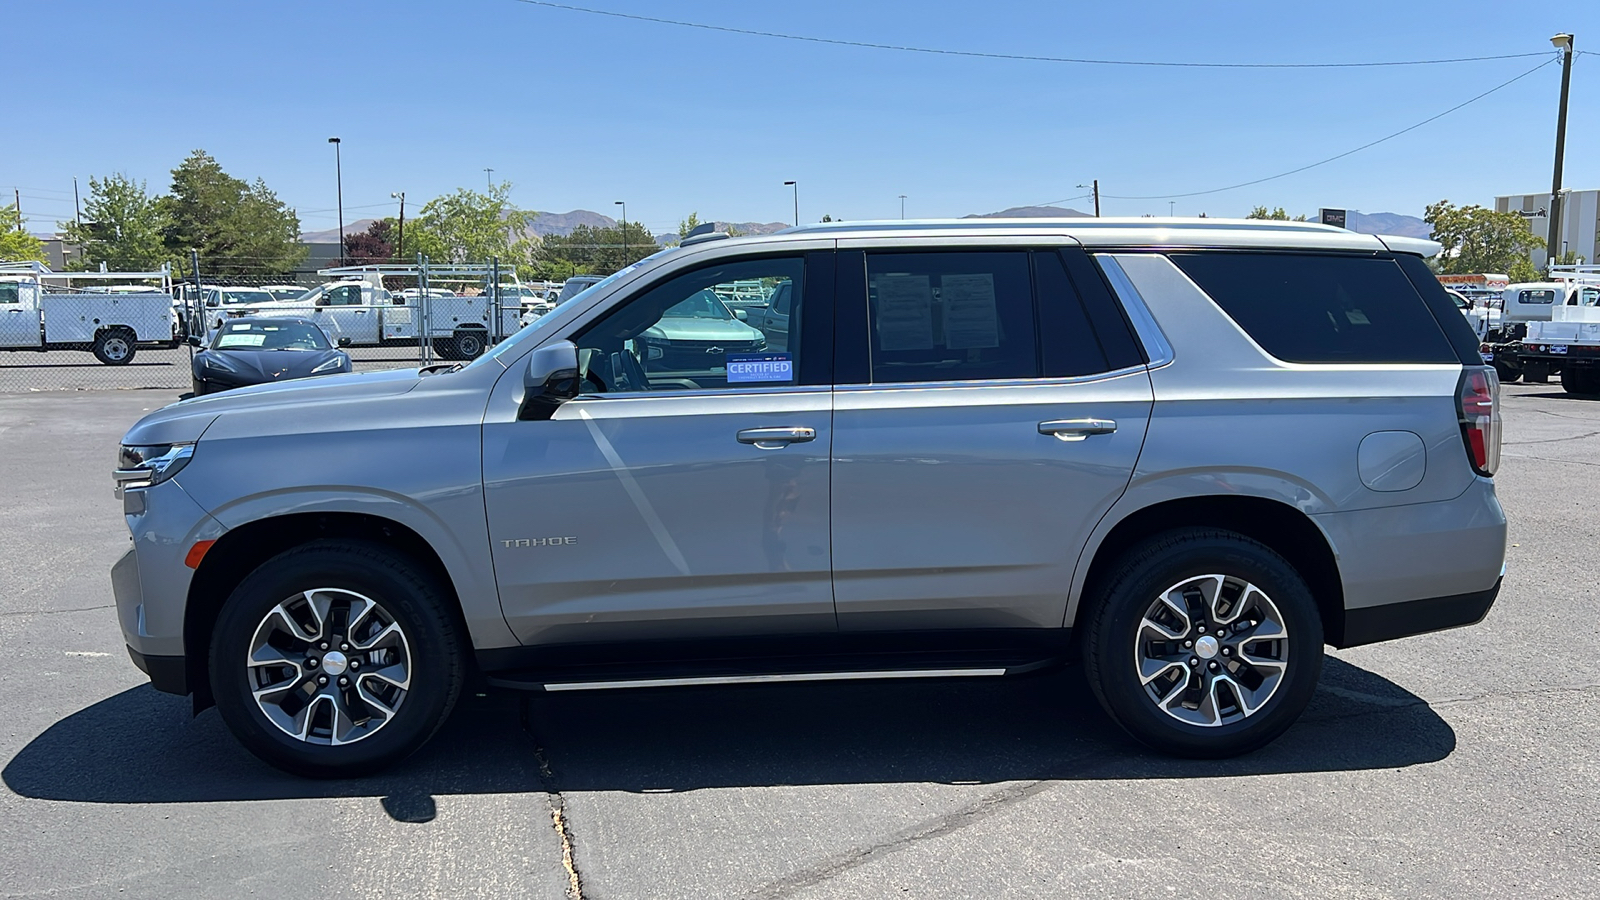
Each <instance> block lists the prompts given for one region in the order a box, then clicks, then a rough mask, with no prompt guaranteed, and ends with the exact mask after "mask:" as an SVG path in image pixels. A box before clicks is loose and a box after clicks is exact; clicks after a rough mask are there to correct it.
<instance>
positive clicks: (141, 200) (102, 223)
mask: <svg viewBox="0 0 1600 900" xmlns="http://www.w3.org/2000/svg"><path fill="white" fill-rule="evenodd" d="M84 215H85V217H86V219H87V221H85V222H84V223H83V224H81V225H80V224H78V223H77V222H75V221H74V222H59V223H57V224H58V225H59V226H60V228H61V233H62V235H63V236H64V237H65V238H66V239H67V240H68V241H69V242H71V243H74V244H77V245H78V246H79V247H80V248H82V249H81V250H80V252H79V254H78V258H77V259H75V260H73V262H72V265H71V268H73V269H79V270H84V269H97V268H99V267H100V264H101V263H104V264H105V266H106V268H108V269H111V270H112V271H125V272H127V271H137V272H146V271H150V270H152V269H155V268H156V267H158V266H160V265H161V263H162V262H163V261H165V260H167V259H169V258H170V255H169V253H168V251H167V247H166V245H165V243H164V242H163V240H162V233H163V230H164V229H165V228H166V226H167V219H166V215H165V214H164V213H163V211H162V205H161V203H160V201H159V200H158V199H157V198H155V197H152V196H150V194H149V192H148V191H146V190H145V184H144V182H142V181H134V180H133V179H132V178H129V177H128V176H126V175H121V174H116V175H108V176H107V177H105V178H90V179H89V199H88V201H87V202H86V203H84Z"/></svg>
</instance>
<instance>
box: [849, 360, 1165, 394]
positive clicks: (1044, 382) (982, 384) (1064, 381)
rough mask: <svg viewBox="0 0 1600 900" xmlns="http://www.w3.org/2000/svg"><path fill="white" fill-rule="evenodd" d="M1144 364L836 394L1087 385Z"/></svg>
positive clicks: (852, 387)
mask: <svg viewBox="0 0 1600 900" xmlns="http://www.w3.org/2000/svg"><path fill="white" fill-rule="evenodd" d="M1144 370H1145V367H1144V366H1143V365H1137V366H1125V367H1123V368H1121V369H1112V370H1111V371H1109V372H1096V373H1095V374H1093V375H1053V376H1042V377H1036V378H989V379H984V378H975V379H968V380H964V381H883V382H876V383H873V384H836V385H834V386H833V389H834V391H835V392H840V391H921V390H928V389H930V388H996V387H1056V386H1063V387H1064V386H1069V385H1074V384H1089V383H1091V382H1095V381H1106V380H1109V379H1112V378H1123V377H1126V376H1128V375H1136V374H1138V373H1140V372H1143V371H1144Z"/></svg>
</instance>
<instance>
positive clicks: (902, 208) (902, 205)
mask: <svg viewBox="0 0 1600 900" xmlns="http://www.w3.org/2000/svg"><path fill="white" fill-rule="evenodd" d="M905 217H906V195H905V194H901V195H900V218H901V219H904V218H905Z"/></svg>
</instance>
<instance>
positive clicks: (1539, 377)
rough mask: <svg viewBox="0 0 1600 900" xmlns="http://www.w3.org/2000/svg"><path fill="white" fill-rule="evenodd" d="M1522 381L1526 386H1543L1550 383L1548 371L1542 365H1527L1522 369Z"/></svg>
mask: <svg viewBox="0 0 1600 900" xmlns="http://www.w3.org/2000/svg"><path fill="white" fill-rule="evenodd" d="M1522 380H1523V381H1526V382H1527V383H1528V384H1545V383H1547V382H1549V381H1550V369H1549V368H1548V367H1546V366H1545V365H1544V364H1543V363H1529V364H1527V365H1525V366H1523V367H1522Z"/></svg>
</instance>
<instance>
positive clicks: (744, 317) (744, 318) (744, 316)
mask: <svg viewBox="0 0 1600 900" xmlns="http://www.w3.org/2000/svg"><path fill="white" fill-rule="evenodd" d="M733 317H734V318H735V319H738V320H739V321H741V322H748V321H750V314H749V313H747V312H745V311H744V310H743V309H735V310H734V311H733Z"/></svg>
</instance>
